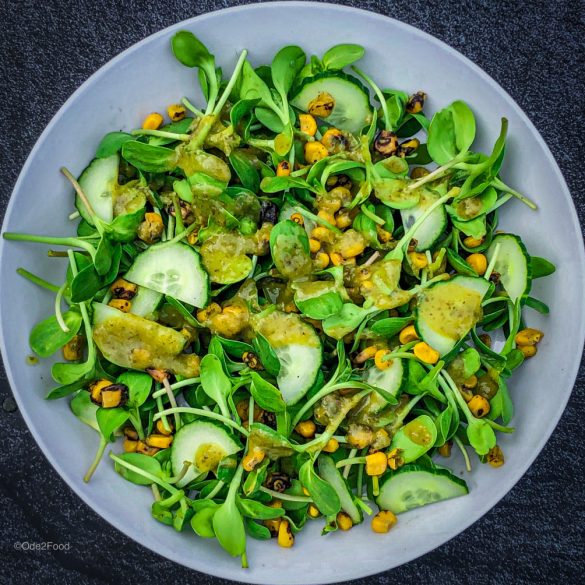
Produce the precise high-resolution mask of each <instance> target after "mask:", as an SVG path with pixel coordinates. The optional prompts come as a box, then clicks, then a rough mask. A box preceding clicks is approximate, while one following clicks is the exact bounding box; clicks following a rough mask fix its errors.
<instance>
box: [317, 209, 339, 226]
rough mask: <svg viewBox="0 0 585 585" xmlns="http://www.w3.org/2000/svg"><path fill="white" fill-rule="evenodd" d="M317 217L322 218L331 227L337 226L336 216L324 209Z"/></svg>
mask: <svg viewBox="0 0 585 585" xmlns="http://www.w3.org/2000/svg"><path fill="white" fill-rule="evenodd" d="M317 217H320V218H321V219H323V220H325V221H326V222H327V223H330V224H331V225H335V216H334V215H333V214H332V213H329V212H328V211H325V210H324V209H321V210H320V211H319V213H317Z"/></svg>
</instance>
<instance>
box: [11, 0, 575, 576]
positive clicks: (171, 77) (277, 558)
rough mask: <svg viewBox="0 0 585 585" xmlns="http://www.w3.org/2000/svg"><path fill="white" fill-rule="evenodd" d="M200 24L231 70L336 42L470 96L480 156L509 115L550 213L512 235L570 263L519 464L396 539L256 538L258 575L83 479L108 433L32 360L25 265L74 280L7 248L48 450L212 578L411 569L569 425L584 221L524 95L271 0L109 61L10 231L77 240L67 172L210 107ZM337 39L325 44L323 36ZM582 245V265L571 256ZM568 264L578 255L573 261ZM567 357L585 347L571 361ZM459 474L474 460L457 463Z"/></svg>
mask: <svg viewBox="0 0 585 585" xmlns="http://www.w3.org/2000/svg"><path fill="white" fill-rule="evenodd" d="M182 28H186V29H189V30H191V31H193V32H194V33H195V34H197V35H198V36H200V38H201V39H202V40H203V41H204V42H205V43H206V44H207V45H208V46H209V47H210V49H211V50H212V51H213V52H214V53H215V54H216V56H217V58H218V63H219V64H220V65H222V66H223V67H224V70H226V71H230V70H231V68H232V66H233V65H234V63H235V59H236V53H237V52H238V51H239V50H241V49H243V48H247V49H248V50H249V51H250V58H251V59H252V61H253V62H254V63H256V64H260V63H263V62H266V61H269V60H270V58H271V56H272V55H273V54H274V53H275V51H276V50H277V49H278V48H280V47H281V46H283V45H285V44H298V45H300V46H302V47H303V48H304V49H305V50H306V51H307V52H308V53H310V52H313V53H317V54H321V53H322V52H323V51H324V50H326V49H327V48H328V47H329V45H331V44H334V43H336V42H353V43H360V44H362V45H364V46H365V47H366V49H367V53H366V58H365V59H364V60H363V62H362V63H361V65H360V66H361V67H363V69H364V70H365V71H367V72H369V73H370V74H371V75H372V76H373V77H374V78H375V79H376V80H377V81H378V82H379V83H380V85H381V86H383V87H398V88H401V89H405V90H407V91H416V90H419V89H424V90H425V91H426V92H428V94H429V96H430V97H429V101H428V106H427V108H428V111H430V112H432V111H434V110H436V109H438V108H440V107H443V106H445V105H446V104H448V103H449V102H451V101H452V100H454V99H457V98H461V99H464V100H466V101H467V102H468V103H470V104H471V105H472V107H473V109H474V111H475V112H476V114H477V117H478V122H479V124H478V126H479V127H478V130H479V132H478V143H477V148H478V149H480V150H488V149H489V148H490V145H491V144H492V142H493V140H494V139H495V137H496V134H497V132H498V130H499V121H500V117H501V116H506V117H507V118H508V119H509V121H510V132H509V135H510V138H509V141H508V148H507V152H506V161H505V166H504V172H503V175H504V178H505V180H506V181H507V182H508V183H509V184H511V185H514V186H516V187H517V188H518V189H519V190H521V191H522V192H524V193H526V194H527V195H529V196H530V197H532V198H533V199H534V200H535V201H536V202H537V203H538V205H539V210H538V212H532V211H530V210H529V209H527V208H526V207H524V206H522V205H521V204H519V203H511V204H509V205H507V206H506V208H505V211H504V212H503V213H502V215H503V220H502V225H503V227H504V228H509V229H510V230H512V231H517V232H519V233H520V234H521V235H522V237H523V239H524V241H525V242H526V244H527V246H528V249H529V250H530V251H532V252H533V253H535V254H537V255H542V256H545V257H547V258H550V259H551V260H552V261H553V262H555V264H556V265H557V267H558V270H557V273H556V274H555V275H554V277H552V278H548V279H543V280H540V281H536V282H535V283H534V289H533V290H534V294H535V295H536V296H537V297H539V298H541V299H542V300H544V301H545V302H547V303H548V304H549V305H550V306H551V308H552V315H553V316H554V318H543V317H541V316H539V315H537V314H536V313H534V312H532V313H531V314H530V317H529V319H530V324H531V325H533V326H536V327H539V328H541V329H543V330H544V331H546V336H545V338H544V341H543V342H542V344H541V345H540V347H539V353H538V358H537V359H534V360H531V361H530V362H528V363H527V364H525V366H523V367H522V368H521V369H520V371H519V372H518V373H517V374H516V375H515V376H514V378H513V381H512V384H511V387H512V396H513V398H514V402H515V405H516V416H515V418H514V421H513V424H514V426H515V427H516V429H517V432H516V433H515V434H514V435H512V436H503V437H501V439H500V442H501V444H502V445H503V448H504V451H505V453H506V465H505V466H504V467H502V468H500V469H498V470H494V469H492V468H490V467H489V466H482V465H479V464H476V465H475V466H474V470H473V472H472V473H471V474H470V475H467V476H466V479H467V481H468V483H469V486H470V489H471V493H470V495H469V496H467V497H463V498H458V499H455V500H450V501H448V502H444V503H440V504H436V505H433V506H428V507H425V508H420V509H418V510H415V511H411V512H409V513H406V514H404V515H402V516H401V517H400V521H399V522H398V525H397V526H396V527H395V528H394V529H393V530H392V531H391V532H390V533H389V534H388V535H386V536H380V535H375V534H373V533H372V531H371V530H370V527H369V523H368V522H365V523H364V524H363V525H362V526H360V527H358V528H356V529H354V530H352V531H351V532H349V533H339V534H334V535H331V536H329V537H327V538H321V537H320V536H319V530H320V528H319V526H318V523H309V525H308V527H307V529H306V530H304V531H303V533H302V534H301V535H300V536H299V537H298V538H297V542H296V543H295V546H294V548H293V549H290V550H285V549H281V548H279V547H278V546H276V544H275V543H274V542H268V543H262V542H258V541H254V540H251V539H250V541H249V552H248V557H249V559H250V563H251V568H250V569H249V570H246V571H244V570H242V569H240V567H239V561H238V560H237V559H232V558H231V557H228V556H227V555H226V554H225V553H224V552H223V551H222V550H221V549H220V548H219V546H218V545H217V544H216V543H215V542H211V541H208V540H202V539H199V538H197V537H196V536H195V535H194V534H190V533H189V531H186V532H185V533H182V534H178V533H176V532H175V531H173V530H172V529H170V528H168V527H166V526H163V525H162V524H159V523H157V522H156V521H154V520H153V519H152V518H151V517H150V512H149V509H150V503H151V494H150V491H149V490H147V489H144V488H141V487H138V486H134V485H132V484H130V483H127V482H125V481H124V480H122V479H121V478H120V477H119V476H117V475H116V473H115V472H114V470H113V468H112V466H111V465H110V464H109V461H108V460H106V461H104V462H103V463H102V465H100V467H99V469H98V471H97V473H96V475H95V476H94V478H93V479H92V481H91V483H90V484H89V485H85V484H84V483H83V481H82V479H81V478H82V475H83V472H84V471H85V469H86V468H87V466H88V464H89V462H90V461H91V458H92V457H93V454H94V452H95V449H96V446H97V436H96V434H95V433H94V432H93V431H92V430H91V429H89V428H87V427H85V426H84V425H83V424H82V423H80V422H78V421H77V420H76V419H75V417H73V416H72V414H71V413H70V411H69V407H68V404H67V401H66V400H62V401H57V402H48V401H45V400H43V396H44V395H45V394H46V392H47V390H48V389H49V388H50V387H51V380H50V375H49V365H50V364H49V363H46V362H44V363H43V364H41V365H38V366H36V367H29V366H27V365H26V364H25V356H26V355H28V354H29V352H30V350H29V348H28V344H27V338H28V333H29V331H30V329H31V327H32V326H33V325H34V324H35V323H36V322H37V321H38V320H40V319H42V318H44V317H46V316H47V315H48V314H50V312H51V307H52V300H53V298H52V295H51V294H50V293H48V292H45V291H43V290H40V289H39V288H37V287H35V286H34V285H32V284H30V283H28V282H26V281H25V280H23V279H21V278H17V277H15V274H14V272H15V270H16V268H17V267H19V266H25V267H26V268H28V269H29V270H31V271H33V272H35V273H37V274H40V275H42V276H44V277H46V278H48V279H49V280H53V281H55V282H61V278H62V273H63V272H64V265H62V264H58V262H59V261H58V260H48V259H47V257H46V255H45V254H44V251H45V249H44V247H42V246H41V247H38V246H35V245H32V244H20V243H13V242H2V243H1V244H0V324H1V331H2V338H1V342H2V343H1V345H2V355H3V358H4V363H5V366H6V369H7V372H8V377H9V379H10V383H11V385H12V388H13V390H14V394H15V396H16V399H17V402H18V404H19V407H20V410H21V412H22V414H23V416H24V418H25V420H26V422H27V424H28V426H29V427H30V429H31V432H32V433H33V435H34V437H35V439H36V440H37V442H38V443H39V445H40V446H41V448H42V450H43V451H44V453H45V455H46V456H47V458H48V459H49V461H50V462H51V463H52V464H53V466H54V467H55V468H56V469H57V471H58V472H59V473H60V474H61V476H62V477H63V478H64V479H65V481H66V482H67V483H68V484H69V485H70V486H71V488H72V489H74V490H75V492H76V493H77V494H78V495H79V496H80V497H81V498H82V499H83V500H84V501H85V502H86V503H87V504H88V505H89V506H91V507H92V508H93V509H94V510H95V511H96V512H97V513H98V514H100V515H101V516H103V517H104V518H105V519H106V520H108V521H109V522H110V523H111V524H113V525H114V526H115V527H117V528H118V529H119V530H121V531H122V532H124V533H125V534H127V535H128V536H130V537H131V538H133V539H135V540H137V541H138V542H140V543H141V544H143V545H144V546H146V547H148V548H151V549H152V550H155V551H156V552H158V553H160V554H162V555H164V556H166V557H168V558H169V559H172V560H174V561H176V562H178V563H181V564H184V565H186V566H188V567H191V568H193V569H197V570H198V571H202V572H205V573H209V574H212V575H216V576H220V577H226V578H230V579H234V580H239V581H246V582H250V583H270V584H273V585H277V584H280V583H291V584H293V583H298V584H304V585H307V584H312V583H327V582H335V581H342V580H346V579H356V578H359V577H364V576H366V575H370V574H373V573H377V572H380V571H382V570H386V569H391V568H392V567H396V566H398V565H400V564H402V563H405V562H408V561H410V560H412V559H414V558H416V557H418V556H420V555H422V554H424V553H426V552H428V551H430V550H432V549H434V548H435V547H437V546H439V545H441V544H442V543H444V542H445V541H447V540H448V539H450V538H452V537H453V536H455V535H456V534H458V533H459V532H460V531H462V530H464V529H465V528H467V527H468V526H469V525H470V524H471V523H473V522H475V521H476V520H477V519H478V518H480V517H481V516H482V515H483V514H485V513H486V512H487V511H488V510H489V509H490V508H491V507H492V506H494V505H495V504H496V502H498V500H500V498H502V497H503V496H504V495H505V494H506V492H508V490H510V488H511V487H512V486H513V485H514V484H515V483H516V482H517V481H518V479H520V477H521V476H522V474H523V473H524V472H525V471H526V469H527V468H528V466H529V465H530V464H531V463H532V461H533V460H534V458H535V457H536V456H537V455H538V453H539V451H540V450H541V449H542V447H543V445H544V443H545V442H546V440H547V439H548V437H549V436H550V434H551V432H552V430H553V429H554V427H555V425H556V424H557V422H558V420H559V417H560V416H561V413H562V411H563V409H564V408H565V404H566V402H567V400H568V398H569V394H570V392H571V389H572V387H573V383H574V380H575V376H576V373H577V368H578V365H579V360H580V356H581V352H580V348H581V347H582V344H583V338H584V305H583V290H584V286H583V285H584V275H585V270H584V254H583V245H582V239H581V231H580V229H579V224H578V220H577V215H576V213H575V209H574V207H573V203H572V201H571V196H570V194H569V192H568V190H567V187H566V185H565V182H564V180H563V177H562V176H561V173H560V171H559V169H558V167H557V165H556V163H555V161H554V159H553V157H552V155H551V153H550V151H549V150H548V148H547V147H546V145H545V144H544V142H543V140H542V138H541V137H540V136H539V134H538V133H537V131H536V130H535V128H534V126H533V125H532V124H531V123H530V121H529V120H528V118H527V117H526V116H525V115H524V114H523V113H522V111H521V110H520V109H519V108H518V106H517V105H516V104H515V103H514V102H513V100H512V99H511V98H510V97H509V96H508V95H507V94H506V93H505V92H504V91H503V90H502V88H500V87H499V86H498V85H497V84H496V83H495V82H494V81H493V80H492V79H491V78H490V77H488V76H487V75H486V74H485V73H484V72H483V71H481V70H480V69H479V68H478V67H476V66H475V65H474V64H473V63H471V62H470V61H468V60H467V59H466V58H464V57H463V56H462V55H460V54H459V53H457V52H456V51H454V50H453V49H451V48H449V47H448V46H446V45H444V44H443V43H441V42H440V41H438V40H436V39H434V38H432V37H430V36H428V35H427V34H424V33H422V32H421V31H419V30H416V29H414V28H412V27H410V26H407V25H405V24H403V23H401V22H397V21H394V20H391V19H389V18H386V17H383V16H379V15H376V14H373V13H370V12H364V11H360V10H355V9H352V8H347V7H341V6H334V5H328V4H316V3H315V4H311V3H304V2H298V3H292V2H291V3H268V4H261V5H250V6H243V7H239V8H232V9H229V10H223V11H219V12H214V13H211V14H206V15H203V16H200V17H197V18H194V19H192V20H190V21H186V22H183V23H181V24H178V25H176V26H173V27H171V28H168V29H166V30H164V31H161V32H159V33H157V34H155V35H153V36H151V37H149V38H147V39H146V40H144V41H142V42H141V43H138V44H137V45H135V46H133V47H132V48H130V49H128V50H127V51H125V52H124V53H122V54H121V55H120V56H118V57H117V58H115V59H113V60H112V61H110V62H109V63H108V64H107V65H105V66H104V67H102V69H100V70H99V71H98V72H97V73H96V74H95V75H93V76H92V77H91V78H90V79H89V80H88V81H87V82H86V83H84V84H83V86H82V87H81V88H79V89H78V90H77V91H76V92H75V93H74V94H73V96H71V98H70V99H69V100H68V101H67V103H66V104H65V105H64V106H63V107H62V108H61V110H59V112H58V113H57V115H56V116H55V117H54V118H53V120H52V121H51V123H50V124H49V125H48V127H47V128H46V130H45V131H44V132H43V134H42V136H41V137H40V138H39V140H38V142H37V144H36V146H35V147H34V149H33V151H32V152H31V154H30V156H29V158H28V160H27V162H26V164H25V166H24V168H23V170H22V173H21V175H20V178H19V180H18V182H17V184H16V187H15V189H14V193H13V194H12V199H11V201H10V204H9V206H8V210H7V213H6V217H5V221H4V226H3V229H4V230H10V231H27V232H37V233H44V234H50V235H63V234H66V233H70V232H73V226H72V224H71V223H70V222H68V221H67V215H68V213H70V211H71V210H72V208H73V204H72V196H71V190H70V188H69V187H68V186H67V184H66V182H65V180H64V179H63V177H62V176H61V175H60V173H59V167H60V166H62V165H65V166H67V167H68V168H69V169H71V170H72V171H73V172H74V173H79V172H80V171H81V170H82V169H83V168H84V167H85V165H86V164H87V163H88V161H89V160H90V159H91V158H92V156H93V153H94V152H95V149H96V146H97V144H98V142H99V140H100V138H101V137H102V136H103V134H104V133H105V132H107V131H110V130H117V129H124V130H128V129H131V128H134V127H136V126H138V125H139V123H140V121H141V120H142V119H143V117H144V116H145V115H146V114H147V113H149V112H151V111H153V110H161V109H163V108H164V107H165V105H166V104H169V103H173V102H176V101H177V100H178V99H179V98H181V97H182V96H183V95H187V96H190V97H192V98H194V99H195V100H197V99H198V97H199V96H198V95H197V92H196V90H195V87H196V85H197V84H196V81H195V78H194V75H193V71H192V70H189V69H186V68H184V67H182V66H180V65H179V64H178V63H177V61H176V60H175V59H174V58H173V56H172V54H171V51H170V48H169V39H170V38H171V35H172V34H173V33H174V32H176V31H177V30H179V29H182ZM325 29H326V30H327V31H328V33H327V34H323V30H325ZM569 251H570V256H569ZM568 258H571V260H570V262H569V261H568ZM566 348H572V349H571V350H570V351H569V350H567V349H566ZM454 467H455V472H457V473H459V474H463V466H462V464H461V462H460V461H458V460H455V465H454Z"/></svg>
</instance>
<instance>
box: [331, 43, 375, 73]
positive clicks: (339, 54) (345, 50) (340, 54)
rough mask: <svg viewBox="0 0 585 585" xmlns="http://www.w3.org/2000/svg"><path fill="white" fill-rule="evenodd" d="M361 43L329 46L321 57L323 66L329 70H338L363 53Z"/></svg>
mask: <svg viewBox="0 0 585 585" xmlns="http://www.w3.org/2000/svg"><path fill="white" fill-rule="evenodd" d="M365 52H366V51H365V49H364V48H363V47H362V46H361V45H353V44H349V43H348V44H341V45H335V46H334V47H331V48H330V49H329V50H328V51H326V52H325V54H324V55H323V58H322V62H323V67H324V68H325V69H330V70H340V69H343V68H344V67H347V66H348V65H351V64H352V63H355V62H356V61H359V60H360V59H361V58H362V57H363V56H364V54H365Z"/></svg>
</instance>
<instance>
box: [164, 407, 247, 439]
mask: <svg viewBox="0 0 585 585" xmlns="http://www.w3.org/2000/svg"><path fill="white" fill-rule="evenodd" d="M175 412H177V413H184V414H195V415H198V416H202V417H206V418H212V419H215V420H218V421H220V422H222V423H223V424H225V425H227V426H229V427H232V428H233V429H236V431H238V432H240V433H241V434H242V435H244V436H245V437H247V436H248V435H249V434H250V433H249V432H248V431H247V430H246V429H245V428H244V427H242V426H240V425H239V424H238V423H236V422H234V421H233V420H232V419H231V418H228V417H226V416H223V415H222V414H217V413H216V412H213V411H211V410H209V411H208V410H203V409H202V408H191V407H188V406H178V407H177V408H167V409H166V410H163V411H161V412H159V413H157V414H155V415H154V417H153V420H154V421H156V420H158V419H159V418H162V417H163V416H166V415H169V414H174V413H175Z"/></svg>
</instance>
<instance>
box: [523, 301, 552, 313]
mask: <svg viewBox="0 0 585 585" xmlns="http://www.w3.org/2000/svg"><path fill="white" fill-rule="evenodd" d="M524 302H525V304H526V306H527V307H530V308H531V309H534V310H535V311H538V312H539V313H540V314H541V315H548V314H549V313H550V309H549V308H548V305H547V304H546V303H543V302H542V301H539V300H538V299H535V298H534V297H526V298H525V299H524Z"/></svg>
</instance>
